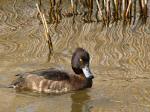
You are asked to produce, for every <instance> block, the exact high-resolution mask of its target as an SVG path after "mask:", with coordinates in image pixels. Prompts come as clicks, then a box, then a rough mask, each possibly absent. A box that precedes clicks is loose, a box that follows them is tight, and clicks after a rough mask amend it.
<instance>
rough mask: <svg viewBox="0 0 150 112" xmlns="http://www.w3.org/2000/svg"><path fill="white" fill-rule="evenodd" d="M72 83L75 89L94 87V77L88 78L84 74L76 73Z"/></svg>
mask: <svg viewBox="0 0 150 112" xmlns="http://www.w3.org/2000/svg"><path fill="white" fill-rule="evenodd" d="M71 82H72V85H73V87H74V89H83V88H90V87H92V79H87V78H85V77H84V74H79V75H75V76H74V77H73V78H72V81H71Z"/></svg>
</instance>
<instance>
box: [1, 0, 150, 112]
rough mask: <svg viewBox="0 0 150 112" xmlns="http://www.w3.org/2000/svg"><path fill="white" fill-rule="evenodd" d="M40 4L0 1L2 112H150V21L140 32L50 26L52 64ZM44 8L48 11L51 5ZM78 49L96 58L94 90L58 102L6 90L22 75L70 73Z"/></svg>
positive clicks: (96, 25) (50, 97)
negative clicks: (46, 71)
mask: <svg viewBox="0 0 150 112" xmlns="http://www.w3.org/2000/svg"><path fill="white" fill-rule="evenodd" d="M35 3H36V1H34V0H26V1H24V0H0V85H2V87H1V88H0V112H81V111H83V112H89V111H90V112H149V111H150V20H149V19H148V21H147V24H146V25H143V26H140V27H139V26H138V25H137V28H133V27H128V26H127V27H123V26H122V23H121V22H118V23H117V24H112V25H111V26H110V27H109V28H103V27H102V25H101V24H99V23H82V22H79V21H80V20H78V21H76V23H75V24H72V18H66V19H63V20H62V21H61V23H60V24H58V26H57V27H55V25H50V26H49V27H50V34H51V37H52V41H53V47H54V53H53V55H52V57H51V60H50V62H47V55H48V46H47V44H46V42H45V40H44V38H43V36H44V34H43V27H42V25H41V23H40V21H39V20H38V19H37V10H36V7H35ZM44 4H47V5H44ZM43 5H44V7H45V9H46V8H47V7H48V2H46V1H45V2H44V3H43ZM76 47H83V48H85V49H86V50H87V51H88V52H89V53H90V55H91V65H90V66H91V69H92V72H93V74H94V75H95V79H94V84H93V87H92V88H90V89H87V90H83V91H78V92H73V93H68V94H64V95H57V96H56V95H45V94H37V93H28V92H26V93H18V92H16V91H15V90H13V89H8V88H3V85H8V84H9V83H10V82H11V81H12V80H14V79H15V76H14V75H15V74H17V73H21V72H28V71H33V70H38V69H45V68H49V67H57V68H60V69H66V70H71V66H70V59H71V55H72V52H73V51H74V50H75V48H76Z"/></svg>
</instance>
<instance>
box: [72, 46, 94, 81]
mask: <svg viewBox="0 0 150 112" xmlns="http://www.w3.org/2000/svg"><path fill="white" fill-rule="evenodd" d="M89 62H90V55H89V53H88V52H87V51H86V50H84V49H83V48H77V49H76V50H75V52H74V53H73V56H72V60H71V65H72V69H73V71H74V72H75V73H76V74H83V75H84V76H85V77H86V78H87V79H93V78H94V76H93V75H92V73H91V70H90V68H89Z"/></svg>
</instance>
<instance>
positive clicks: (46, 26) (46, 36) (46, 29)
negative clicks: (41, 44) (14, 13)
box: [36, 4, 53, 60]
mask: <svg viewBox="0 0 150 112" xmlns="http://www.w3.org/2000/svg"><path fill="white" fill-rule="evenodd" d="M36 7H37V10H38V13H39V14H40V17H41V20H42V23H43V27H44V35H45V40H46V41H47V43H48V48H49V55H48V60H50V54H51V53H52V51H53V45H52V41H51V37H50V34H49V31H48V25H47V22H46V19H45V15H44V14H43V13H42V12H41V11H40V8H39V6H38V4H36Z"/></svg>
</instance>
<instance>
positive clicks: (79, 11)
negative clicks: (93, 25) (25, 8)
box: [39, 0, 148, 26]
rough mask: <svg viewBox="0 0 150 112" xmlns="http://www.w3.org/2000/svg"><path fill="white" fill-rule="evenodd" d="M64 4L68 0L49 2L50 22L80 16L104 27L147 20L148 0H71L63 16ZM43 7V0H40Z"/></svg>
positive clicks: (52, 0) (50, 0)
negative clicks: (121, 22)
mask: <svg viewBox="0 0 150 112" xmlns="http://www.w3.org/2000/svg"><path fill="white" fill-rule="evenodd" d="M63 2H66V0H49V22H50V23H59V22H60V20H61V19H62V17H68V16H69V17H73V21H75V16H78V15H80V16H81V17H82V20H83V21H84V22H95V21H97V22H102V23H103V24H104V25H106V26H107V25H109V24H110V23H113V22H117V21H119V20H122V21H123V22H124V23H125V24H127V23H129V24H132V25H133V24H135V21H138V20H142V22H143V23H146V19H147V3H148V1H147V0H69V2H70V8H69V9H68V12H69V13H67V14H63V13H62V10H63V5H62V4H63ZM39 5H40V6H41V0H39Z"/></svg>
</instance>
